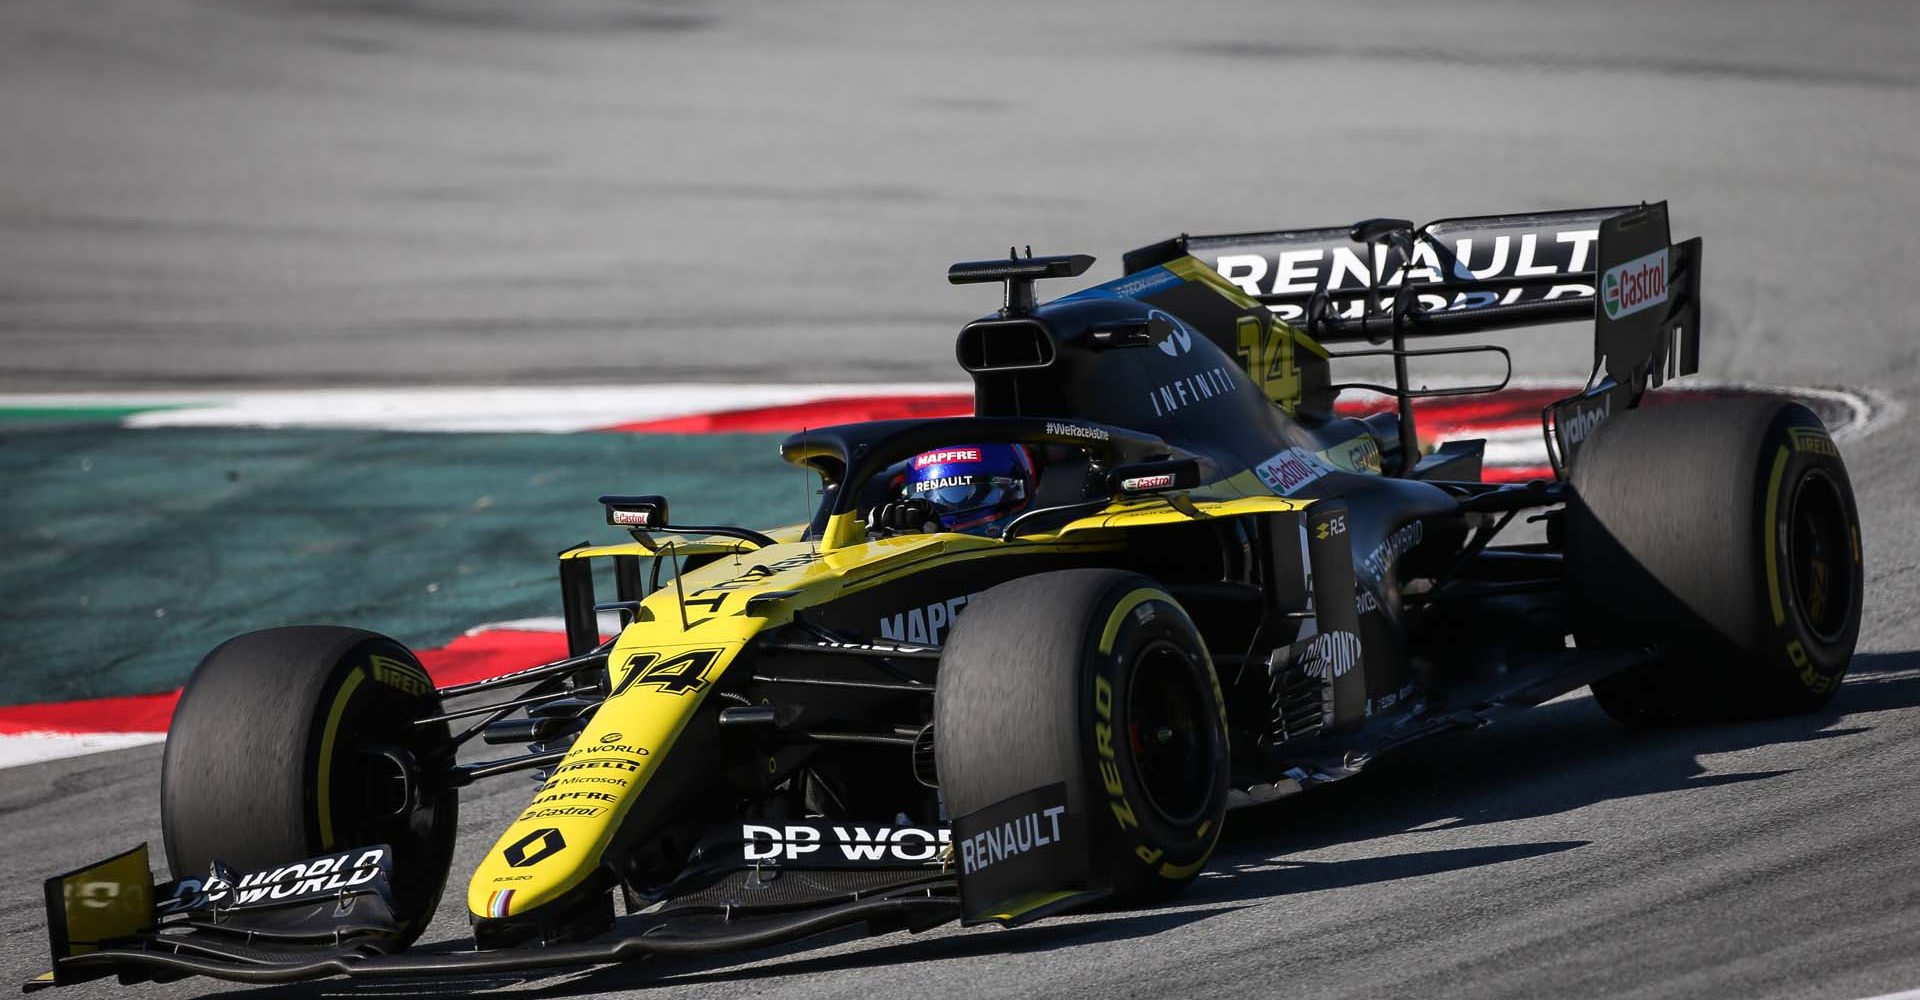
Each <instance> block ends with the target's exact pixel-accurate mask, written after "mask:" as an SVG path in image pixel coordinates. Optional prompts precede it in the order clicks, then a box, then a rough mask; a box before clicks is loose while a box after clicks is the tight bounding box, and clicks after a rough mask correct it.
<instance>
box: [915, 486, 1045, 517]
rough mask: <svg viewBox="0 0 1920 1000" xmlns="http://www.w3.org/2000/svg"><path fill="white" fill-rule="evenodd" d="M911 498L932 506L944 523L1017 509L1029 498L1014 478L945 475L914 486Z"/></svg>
mask: <svg viewBox="0 0 1920 1000" xmlns="http://www.w3.org/2000/svg"><path fill="white" fill-rule="evenodd" d="M912 498H913V499H915V500H925V501H927V502H928V503H930V504H932V505H933V509H934V510H935V511H937V512H939V514H940V515H941V519H942V520H943V521H945V520H946V519H947V518H948V517H953V516H958V515H963V514H970V513H973V512H974V511H980V510H989V509H991V510H995V511H998V510H1001V509H1006V508H1011V507H1015V506H1018V505H1019V504H1021V503H1022V502H1024V501H1025V500H1026V498H1027V487H1026V484H1025V483H1022V482H1021V481H1020V480H1018V479H1015V478H1013V477H1011V476H942V477H941V478H939V479H929V480H926V481H925V482H919V483H915V484H914V485H913V494H912ZM948 526H949V527H951V526H952V525H948Z"/></svg>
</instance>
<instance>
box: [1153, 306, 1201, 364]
mask: <svg viewBox="0 0 1920 1000" xmlns="http://www.w3.org/2000/svg"><path fill="white" fill-rule="evenodd" d="M1154 320H1159V321H1160V322H1162V323H1165V324H1167V326H1168V327H1169V328H1170V330H1169V332H1168V333H1167V338H1166V339H1165V340H1162V341H1160V342H1159V343H1158V344H1155V345H1154V346H1155V347H1158V348H1160V353H1162V354H1164V355H1166V356H1167V357H1170V358H1177V357H1179V356H1180V355H1182V354H1185V353H1187V352H1188V351H1191V350H1193V331H1192V330H1189V329H1187V325H1186V324H1185V323H1182V322H1180V321H1179V320H1178V319H1176V318H1175V317H1174V315H1173V314H1172V313H1169V312H1167V311H1165V310H1162V309H1154V310H1151V311H1149V312H1148V313H1147V322H1149V323H1151V322H1153V321H1154Z"/></svg>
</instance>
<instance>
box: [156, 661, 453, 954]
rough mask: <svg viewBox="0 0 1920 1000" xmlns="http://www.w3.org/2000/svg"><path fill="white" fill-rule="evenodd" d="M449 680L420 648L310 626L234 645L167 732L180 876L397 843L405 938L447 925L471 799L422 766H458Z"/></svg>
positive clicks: (167, 777) (163, 792) (194, 685)
mask: <svg viewBox="0 0 1920 1000" xmlns="http://www.w3.org/2000/svg"><path fill="white" fill-rule="evenodd" d="M439 712H440V699H439V696H438V695H437V694H436V693H435V691H434V686H433V682H432V681H431V680H430V679H429V678H428V676H427V673H426V671H425V670H424V669H422V668H421V666H420V663H419V661H418V660H416V659H415V658H414V656H413V654H412V653H411V652H409V651H408V650H407V648H406V647H405V646H402V645H400V644H399V643H397V642H394V641H393V640H391V639H388V638H386V637H385V636H381V635H376V634H375V633H372V632H363V631H361V630H359V629H351V628H338V627H334V626H326V625H299V626H293V627H290V628H276V629H268V630H266V631H262V632H252V633H248V634H247V635H243V636H239V637H237V638H234V639H230V640H228V641H227V642H225V643H223V644H221V645H220V646H219V647H217V648H216V649H214V651H213V652H211V653H208V654H207V656H206V658H205V659H203V660H201V661H200V665H199V666H198V667H196V668H194V672H193V677H192V678H191V679H190V680H189V681H188V682H187V686H186V690H185V691H184V692H183V693H182V694H181V697H180V704H179V707H177V708H176V709H175V710H174V714H173V723H172V725H171V726H170V727H169V728H168V731H167V747H166V756H165V760H164V763H163V769H162V771H161V778H160V821H161V827H162V831H163V833H164V837H165V840H166V848H167V865H168V867H169V868H170V869H172V871H173V874H174V877H175V878H180V877H183V876H191V875H198V874H200V873H203V872H205V871H206V870H207V868H208V865H209V864H211V863H212V862H214V861H216V860H217V861H220V862H221V863H223V864H226V865H229V866H230V867H232V868H233V869H234V870H235V871H237V872H241V873H244V872H248V871H257V870H260V869H264V868H270V867H272V866H274V865H277V864H284V863H287V862H291V861H300V860H304V859H306V858H309V857H314V856H316V855H320V854H326V853H329V852H334V851H342V850H346V849H348V848H352V847H362V846H370V845H373V844H387V845H389V846H391V847H392V848H393V880H392V882H391V887H392V889H393V897H394V898H393V903H394V915H395V916H396V917H397V918H398V919H399V921H400V929H401V937H402V942H403V943H407V942H411V941H412V940H413V939H414V938H416V937H418V936H419V935H420V932H421V931H422V930H424V929H425V928H426V926H427V924H428V923H429V922H430V921H431V920H432V918H433V913H434V910H435V908H436V907H437V906H438V904H439V901H440V893H441V890H442V889H443V888H445V886H446V880H447V870H448V867H449V866H450V864H451V861H452V858H453V840H454V833H455V828H456V826H457V825H458V824H457V809H458V794H457V792H456V791H455V790H454V789H453V788H451V787H433V786H431V785H424V784H423V782H422V776H421V773H420V769H419V768H418V767H416V766H415V762H417V761H420V760H423V759H430V758H434V757H437V756H439V755H443V754H444V753H445V751H446V749H447V748H448V745H449V743H450V740H451V736H450V734H449V732H448V729H447V725H446V723H444V722H442V723H437V724H434V725H430V726H417V725H415V724H414V723H415V721H416V720H418V719H421V718H425V717H428V716H432V715H437V714H439Z"/></svg>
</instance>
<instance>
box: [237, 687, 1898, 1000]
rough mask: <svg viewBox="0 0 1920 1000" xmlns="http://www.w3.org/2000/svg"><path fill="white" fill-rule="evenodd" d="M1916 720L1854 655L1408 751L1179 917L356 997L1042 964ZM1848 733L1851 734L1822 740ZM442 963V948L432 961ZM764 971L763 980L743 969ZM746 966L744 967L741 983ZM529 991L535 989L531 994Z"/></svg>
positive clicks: (1504, 852)
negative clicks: (1628, 710)
mask: <svg viewBox="0 0 1920 1000" xmlns="http://www.w3.org/2000/svg"><path fill="white" fill-rule="evenodd" d="M1915 707H1920V651H1909V652H1902V653H1872V654H1861V655H1859V656H1857V657H1855V659H1854V664H1853V668H1852V671H1851V672H1850V675H1849V677H1848V679H1847V682H1846V684H1845V685H1843V686H1842V687H1841V689H1840V692H1839V694H1838V695H1837V696H1836V697H1835V698H1834V701H1833V703H1832V704H1831V705H1830V706H1828V707H1827V708H1826V709H1824V710H1822V711H1820V712H1817V713H1814V714H1812V715H1805V716H1797V717H1792V718H1785V719H1769V720H1762V721H1757V722H1745V723H1732V724H1721V725H1712V726H1698V727H1675V728H1670V729H1650V730H1632V729H1627V728H1625V727H1622V726H1620V725H1618V724H1616V723H1614V722H1613V721H1612V720H1610V719H1608V718H1606V716H1605V715H1603V714H1602V713H1601V712H1600V710H1599V708H1598V707H1597V706H1596V705H1594V704H1593V701H1592V699H1590V698H1575V699H1568V700H1566V701H1561V702H1556V703H1553V704H1549V705H1544V706H1541V707H1540V708H1538V709H1535V710H1534V711H1532V712H1529V713H1527V714H1525V715H1523V716H1520V717H1517V718H1515V719H1513V720H1511V721H1510V722H1504V723H1502V724H1500V725H1498V726H1494V727H1490V728H1488V729H1486V730H1482V731H1480V732H1477V733H1461V734H1456V735H1453V736H1449V737H1445V738H1442V739H1438V740H1435V741H1433V742H1430V743H1427V744H1424V745H1420V746H1416V747H1415V748H1413V749H1411V750H1409V751H1407V752H1406V753H1405V754H1403V755H1401V756H1399V757H1390V758H1386V759H1383V760H1381V761H1380V762H1378V763H1377V764H1375V765H1374V766H1373V767H1372V768H1371V769H1369V771H1368V773H1367V774H1365V775H1362V776H1359V777H1357V778H1356V779H1354V780H1350V781H1345V782H1341V783H1339V784H1336V785H1333V786H1330V787H1328V788H1325V789H1322V790H1319V791H1316V792H1315V793H1313V794H1311V795H1302V796H1297V797H1295V798H1292V799H1288V800H1285V801H1282V802H1279V803H1275V804H1273V805H1270V806H1266V807H1262V808H1258V809H1253V810H1246V811H1242V812H1237V813H1234V814H1232V817H1231V818H1230V820H1229V822H1228V824H1227V827H1226V832H1225V834H1224V837H1223V841H1222V844H1221V848H1220V851H1219V853H1218V854H1216V856H1215V861H1214V864H1213V866H1212V869H1211V871H1210V872H1209V873H1208V874H1207V876H1205V877H1203V878H1202V879H1201V880H1200V881H1199V882H1198V883H1196V884H1195V885H1194V886H1193V887H1192V888H1191V889H1190V890H1189V891H1188V892H1186V893H1185V894H1183V895H1182V896H1180V897H1179V898H1178V900H1176V905H1179V906H1182V907H1185V908H1184V909H1177V910H1159V911H1148V912H1121V911H1113V912H1110V913H1102V914H1097V915H1095V916H1094V918H1093V919H1083V920H1078V921H1074V922H1071V923H1041V924H1037V925H1033V926H1029V927H1022V928H1017V929H1014V930H1009V931H992V932H988V933H977V934H959V935H952V934H949V935H942V936H938V937H928V938H910V937H907V938H901V937H896V938H895V939H893V940H892V941H890V942H889V941H885V940H884V939H882V941H880V942H876V944H875V945H874V946H872V947H867V948H861V949H857V950H852V951H846V952H840V953H835V954H827V955H811V956H809V955H806V954H804V953H805V952H807V951H811V950H813V949H816V948H819V947H822V946H825V945H833V944H844V943H850V942H854V941H858V940H861V936H860V935H859V934H857V933H853V932H838V933H835V934H831V935H826V936H823V937H821V938H816V939H814V940H812V941H808V942H804V943H801V944H797V945H788V946H783V947H779V948H769V949H763V950H760V951H754V952H743V953H739V954H734V955H727V956H722V957H715V958H708V959H694V958H675V959H662V960H655V961H649V962H645V963H637V964H632V965H626V966H611V967H606V968H601V969H594V970H588V971H583V972H582V973H579V974H564V973H563V975H566V976H567V978H565V979H560V980H556V979H555V978H554V977H552V976H535V975H528V976H474V977H459V978H449V979H432V980H394V981H390V982H382V981H377V980H375V981H363V982H360V983H355V984H354V985H353V986H352V987H351V990H352V991H353V992H355V993H374V994H382V993H385V994H390V995H407V996H431V995H453V994H471V993H474V992H481V991H486V990H489V989H501V988H507V987H518V989H516V990H515V992H516V993H519V992H523V991H526V992H530V993H531V994H532V995H536V996H545V997H578V996H584V995H591V994H599V993H609V992H618V991H628V990H636V989H645V988H648V987H654V986H666V985H689V984H697V983H713V982H730V981H736V980H757V979H767V978H770V977H785V976H805V975H813V974H820V973H830V972H837V971H847V970H854V969H862V968H878V967H884V966H891V965H903V964H910V963H915V962H922V961H928V960H939V959H949V958H971V957H986V956H994V955H1006V954H1022V953H1036V952H1048V951H1055V950H1060V949H1065V948H1072V947H1077V946H1080V945H1089V944H1097V943H1101V942H1114V941H1128V940H1134V939H1142V938H1147V937H1151V936H1152V935H1155V934H1157V933H1159V932H1161V931H1166V930H1172V929H1174V928H1178V927H1181V926H1185V925H1188V924H1193V923H1197V922H1200V921H1203V920H1207V919H1210V918H1212V917H1216V916H1220V915H1223V914H1227V913H1232V912H1235V911H1237V910H1241V909H1244V908H1246V907H1247V906H1252V905H1257V904H1258V901H1259V900H1263V899H1272V898H1277V897H1281V896H1288V895H1296V894H1302V893H1313V892H1326V891H1334V890H1340V889H1347V888H1353V887H1358V886H1365V885H1373V884H1378V883H1383V882H1391V881H1396V880H1401V879H1411V878H1419V877H1423V876H1428V875H1435V874H1441V873H1445V872H1454V871H1464V870H1469V869H1475V868H1482V867H1487V866H1491V865H1499V864H1504V863H1507V862H1511V861H1519V860H1524V859H1528V858H1536V857H1542V856H1546V855H1551V854H1557V853H1560V852H1563V851H1568V850H1573V849H1576V848H1579V847H1583V846H1586V845H1587V844H1589V843H1591V842H1592V841H1587V840H1553V841H1540V842H1531V843H1527V842H1523V843H1511V844H1497V845H1491V846H1478V847H1464V848H1450V849H1439V850H1426V851H1395V852H1392V853H1386V854H1382V855H1378V856H1373V857H1364V858H1352V859H1341V860H1334V861H1306V860H1293V859H1290V858H1288V857H1286V856H1287V855H1288V854H1292V853H1298V852H1306V851H1311V850H1315V849H1319V848H1324V847H1329V846H1332V845H1336V844H1343V843H1357V842H1361V841H1366V840H1372V839H1376V838H1380V837H1387V836H1395V835H1401V834H1408V833H1413V834H1416V835H1417V834H1419V833H1422V832H1431V831H1440V830H1448V829H1458V828H1461V827H1467V826H1472V825H1477V824H1489V823H1499V822H1506V821H1510V820H1524V819H1530V818H1536V817H1541V816H1549V815H1553V814H1556V813H1561V812H1566V811H1569V810H1574V809H1578V808H1581V807H1583V806H1587V805H1591V804H1594V803H1598V802H1604V801H1608V800H1613V799H1626V798H1633V797H1636V796H1644V795H1657V794H1664V793H1669V792H1683V791H1687V790H1690V789H1699V788H1707V787H1713V786H1718V785H1728V784H1737V783H1746V782H1759V781H1765V780H1767V779H1769V778H1773V777H1777V776H1780V775H1782V774H1788V773H1791V771H1788V770H1762V771H1748V772H1739V773H1732V774H1708V773H1707V768H1706V767H1705V766H1703V765H1702V764H1701V763H1700V760H1699V758H1700V757H1702V756H1708V755H1713V754H1720V753H1727V752H1731V751H1738V750H1748V749H1754V748H1758V747H1763V746H1769V745H1784V744H1793V743H1807V742H1813V741H1818V740H1826V739H1833V738H1838V737H1845V736H1850V735H1855V734H1859V733H1863V732H1867V731H1869V730H1871V729H1872V728H1873V726H1872V725H1871V724H1870V722H1866V721H1864V720H1861V719H1860V718H1859V717H1861V716H1870V715H1872V714H1873V713H1878V712H1885V711H1892V710H1898V709H1908V708H1915ZM1842 718H1847V719H1849V721H1851V722H1853V724H1852V725H1849V726H1846V727H1843V728H1829V727H1831V726H1833V725H1834V724H1835V723H1836V722H1838V721H1839V720H1841V719H1842ZM436 950H438V949H436ZM757 962H763V963H766V964H763V965H752V964H751V963H757ZM741 966H750V967H746V968H742V967H741ZM529 987H531V989H530V990H529V989H528V988H529ZM339 992H342V987H341V984H339V983H338V982H333V983H316V984H301V985H297V986H290V987H277V988H271V989H261V990H252V991H246V992H237V993H227V994H223V995H224V996H229V997H248V998H256V1000H269V998H271V1000H290V998H293V997H312V996H320V995H331V994H335V993H339Z"/></svg>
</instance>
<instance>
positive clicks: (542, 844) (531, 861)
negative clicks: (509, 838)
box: [500, 827, 567, 868]
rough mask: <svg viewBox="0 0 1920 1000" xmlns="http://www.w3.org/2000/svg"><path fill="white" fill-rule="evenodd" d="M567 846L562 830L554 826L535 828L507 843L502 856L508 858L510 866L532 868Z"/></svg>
mask: <svg viewBox="0 0 1920 1000" xmlns="http://www.w3.org/2000/svg"><path fill="white" fill-rule="evenodd" d="M566 846H567V842H566V840H565V838H563V837H561V836H560V831H558V830H555V829H554V828H552V827H547V828H545V829H542V830H535V831H533V832H532V833H529V834H527V835H526V836H524V837H521V838H520V839H519V840H516V841H514V842H513V843H511V844H509V845H507V849H506V850H504V851H501V852H500V856H501V857H503V858H506V859H507V866H508V867H510V868H531V867H533V866H534V865H537V864H539V863H540V862H542V861H545V860H547V859H548V858H550V857H553V856H554V855H556V854H559V853H560V850H561V849H562V848H564V847H566Z"/></svg>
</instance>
